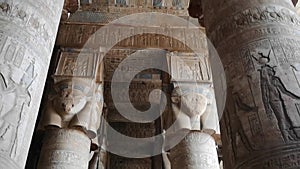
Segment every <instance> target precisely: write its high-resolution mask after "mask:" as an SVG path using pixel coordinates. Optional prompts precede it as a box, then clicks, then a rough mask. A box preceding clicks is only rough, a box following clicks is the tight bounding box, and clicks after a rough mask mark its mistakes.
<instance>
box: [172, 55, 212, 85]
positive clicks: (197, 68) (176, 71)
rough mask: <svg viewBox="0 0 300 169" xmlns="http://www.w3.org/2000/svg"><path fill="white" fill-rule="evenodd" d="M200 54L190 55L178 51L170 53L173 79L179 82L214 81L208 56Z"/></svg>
mask: <svg viewBox="0 0 300 169" xmlns="http://www.w3.org/2000/svg"><path fill="white" fill-rule="evenodd" d="M193 55H195V56H193ZM199 55H200V54H199ZM199 55H196V54H191V56H188V55H187V54H178V53H171V54H170V55H168V56H169V58H170V60H171V63H170V66H171V75H172V80H173V81H177V82H212V75H211V68H210V63H209V60H208V57H206V56H202V54H201V55H200V56H199ZM172 56H176V57H172Z"/></svg>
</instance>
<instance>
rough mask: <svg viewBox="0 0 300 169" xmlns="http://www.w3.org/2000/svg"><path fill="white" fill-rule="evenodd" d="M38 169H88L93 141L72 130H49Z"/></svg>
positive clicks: (83, 134)
mask: <svg viewBox="0 0 300 169" xmlns="http://www.w3.org/2000/svg"><path fill="white" fill-rule="evenodd" d="M43 144H44V146H43V148H42V151H41V152H42V153H41V155H40V160H39V164H38V168H40V169H52V168H68V169H84V168H85V169H87V168H88V164H89V158H90V145H91V140H90V139H89V138H88V137H87V136H86V135H85V133H83V132H81V131H79V130H72V129H66V130H65V129H52V130H47V132H46V136H45V138H44V142H43Z"/></svg>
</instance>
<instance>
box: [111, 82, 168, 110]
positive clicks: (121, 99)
mask: <svg viewBox="0 0 300 169" xmlns="http://www.w3.org/2000/svg"><path fill="white" fill-rule="evenodd" d="M126 85H127V84H126V83H118V87H117V88H114V90H117V93H119V94H118V97H117V98H114V100H113V99H112V96H111V83H108V82H107V83H105V89H106V90H105V100H106V101H107V104H108V105H111V106H113V103H116V102H117V103H127V99H126V96H128V94H129V99H130V101H131V102H132V103H133V104H134V105H148V104H149V100H151V103H154V104H159V103H160V99H161V92H160V90H155V89H161V87H162V82H161V81H159V80H157V81H136V82H131V84H130V86H129V91H128V89H126V88H125V87H126ZM150 93H151V95H150ZM149 96H151V97H150V98H149Z"/></svg>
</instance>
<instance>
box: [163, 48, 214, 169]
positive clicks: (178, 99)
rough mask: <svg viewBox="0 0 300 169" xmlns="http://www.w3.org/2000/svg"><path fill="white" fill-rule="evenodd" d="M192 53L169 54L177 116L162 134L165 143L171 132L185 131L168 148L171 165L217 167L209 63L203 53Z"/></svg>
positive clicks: (174, 167) (200, 168) (175, 167)
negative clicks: (172, 146)
mask: <svg viewBox="0 0 300 169" xmlns="http://www.w3.org/2000/svg"><path fill="white" fill-rule="evenodd" d="M203 53H205V51H203ZM195 55H196V54H188V55H187V54H178V53H175V54H171V56H170V58H169V60H171V63H170V64H171V69H172V70H171V75H172V79H173V80H172V82H173V86H174V90H173V92H172V96H171V100H172V109H173V114H174V115H175V116H176V118H177V119H176V122H175V123H174V126H175V127H174V129H173V130H174V133H173V134H172V132H171V134H168V133H167V135H166V144H167V145H170V143H169V141H170V140H172V137H173V135H174V136H175V137H176V135H179V133H180V132H183V131H186V134H187V135H186V136H185V137H184V139H183V140H182V141H181V142H180V143H179V144H178V145H176V146H175V147H174V148H172V149H171V150H170V155H169V157H170V163H171V168H172V169H182V168H185V169H219V163H218V154H217V149H216V142H215V140H214V138H213V137H212V136H216V134H218V133H219V118H218V113H217V109H216V101H215V95H214V90H213V85H212V78H211V77H212V76H211V75H210V74H211V72H210V68H209V67H210V66H209V62H208V58H207V57H206V56H203V54H202V55H198V56H199V57H198V58H197V57H195ZM179 63H181V64H179ZM175 79H176V80H177V82H175ZM171 144H172V143H171ZM165 161H166V160H165Z"/></svg>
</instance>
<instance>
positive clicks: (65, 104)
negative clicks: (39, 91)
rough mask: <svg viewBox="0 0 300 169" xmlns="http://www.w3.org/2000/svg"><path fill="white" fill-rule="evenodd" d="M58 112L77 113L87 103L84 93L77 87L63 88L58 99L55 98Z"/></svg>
mask: <svg viewBox="0 0 300 169" xmlns="http://www.w3.org/2000/svg"><path fill="white" fill-rule="evenodd" d="M53 102H54V105H55V109H56V111H57V112H60V113H63V114H76V113H77V112H79V111H80V110H81V109H82V108H83V107H84V106H85V104H86V97H85V96H84V94H83V93H82V92H81V91H79V90H75V89H70V88H65V89H62V90H61V91H60V93H59V95H58V97H57V98H56V99H54V100H53Z"/></svg>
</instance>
